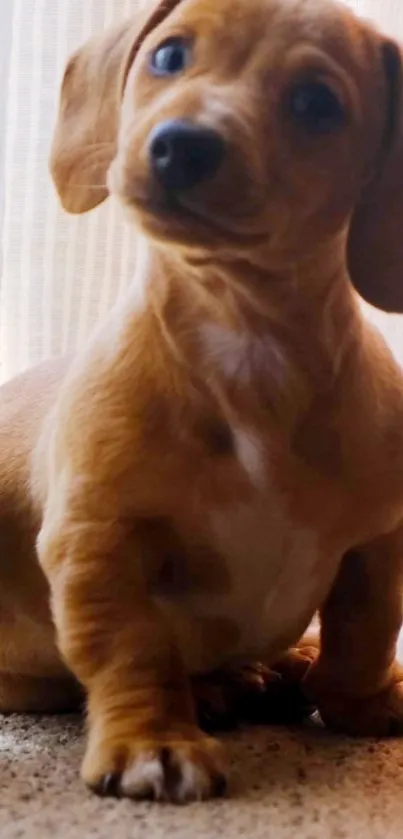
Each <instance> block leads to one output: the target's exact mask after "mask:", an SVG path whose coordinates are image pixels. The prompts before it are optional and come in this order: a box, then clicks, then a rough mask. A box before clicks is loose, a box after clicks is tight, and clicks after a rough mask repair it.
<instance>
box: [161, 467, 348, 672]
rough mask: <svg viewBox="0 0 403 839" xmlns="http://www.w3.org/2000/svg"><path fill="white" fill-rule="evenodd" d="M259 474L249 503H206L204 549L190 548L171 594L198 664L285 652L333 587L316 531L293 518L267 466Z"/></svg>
mask: <svg viewBox="0 0 403 839" xmlns="http://www.w3.org/2000/svg"><path fill="white" fill-rule="evenodd" d="M260 479H261V488H257V487H254V488H252V490H251V492H250V493H249V495H248V497H247V498H246V499H243V500H242V501H239V500H234V501H233V502H231V501H230V502H228V503H226V504H224V505H222V506H219V507H214V506H209V505H208V504H207V503H206V505H205V507H204V509H203V511H202V513H201V518H202V520H203V527H202V530H201V531H199V532H200V543H202V544H203V546H204V549H203V551H202V553H201V555H200V553H198V551H197V550H195V549H194V544H190V543H189V545H188V551H187V552H186V549H185V560H184V565H183V566H182V574H181V575H180V576H181V579H180V580H179V585H178V586H177V588H176V590H175V587H174V588H173V589H172V591H171V594H170V597H171V598H172V602H173V603H174V604H175V605H176V606H177V607H178V608H180V610H181V613H182V623H181V627H182V629H181V631H182V632H183V633H184V634H187V636H188V637H187V639H186V640H184V647H185V648H186V649H187V650H188V655H187V658H188V659H189V661H190V664H191V666H192V667H195V668H196V669H203V668H204V667H208V668H210V667H213V666H220V665H221V664H225V663H226V662H228V661H231V660H242V659H247V658H250V657H256V656H260V655H269V654H270V653H271V652H272V651H276V653H277V652H280V651H281V650H282V649H284V648H286V647H287V646H288V645H289V644H291V643H293V642H294V641H296V640H297V638H298V636H299V635H300V634H302V632H303V631H304V629H305V627H306V625H307V623H309V621H310V619H311V617H312V614H313V612H314V611H315V609H316V608H317V607H318V605H319V601H320V600H321V598H322V596H323V592H324V591H325V590H326V588H327V587H328V583H329V579H330V575H331V565H332V563H331V558H330V557H329V558H328V562H326V566H325V567H324V566H323V562H322V557H321V554H320V551H319V540H318V534H317V532H316V531H315V530H314V529H312V528H309V527H305V526H303V525H301V524H298V523H297V522H294V521H292V520H291V518H290V517H289V516H288V515H287V512H286V509H285V505H284V503H283V501H282V499H281V497H280V494H279V493H278V491H277V490H276V488H275V487H274V486H273V485H271V484H270V479H269V476H268V474H267V471H266V470H263V467H262V474H261V475H260ZM230 491H231V490H230V487H228V493H229V495H230ZM185 544H186V540H185ZM206 568H207V569H208V579H206V576H204V575H203V571H205V570H206ZM195 569H196V573H194V572H195ZM200 571H201V574H200V585H199V583H198V575H199V573H200ZM187 581H188V583H189V584H187ZM189 581H190V582H189ZM189 638H195V639H199V642H198V644H195V646H194V647H193V648H192V647H191V645H190V643H189ZM200 639H201V640H200Z"/></svg>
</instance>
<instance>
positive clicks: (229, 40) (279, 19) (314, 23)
mask: <svg viewBox="0 0 403 839" xmlns="http://www.w3.org/2000/svg"><path fill="white" fill-rule="evenodd" d="M171 19H172V22H173V23H178V24H181V23H183V25H185V26H186V27H187V28H189V29H192V28H193V29H194V30H195V33H196V34H197V35H200V36H202V37H203V36H205V37H206V38H207V37H209V38H213V39H217V41H219V42H220V45H221V47H222V51H223V52H226V53H227V54H228V53H229V52H230V51H231V50H232V51H236V52H238V53H239V54H240V55H241V54H242V55H246V53H248V52H249V53H250V52H253V51H255V52H257V51H259V52H260V53H261V50H264V49H266V50H267V59H268V61H269V62H270V57H273V55H274V54H276V55H279V54H281V53H283V54H284V52H285V51H286V50H288V49H290V48H292V47H293V46H297V45H298V44H301V45H302V44H310V45H312V46H314V47H317V48H321V49H323V50H324V51H326V52H327V53H328V54H329V55H331V56H332V57H334V58H335V59H336V60H338V61H340V62H341V63H343V64H344V65H346V64H347V66H348V65H349V64H350V62H352V65H355V64H356V63H357V60H358V63H361V62H362V59H363V56H364V53H365V52H366V46H367V38H366V37H365V34H364V30H365V27H364V26H363V24H362V23H361V22H360V21H359V20H358V19H357V18H356V17H355V15H354V14H353V13H352V12H351V11H350V10H349V9H348V8H347V7H346V6H344V5H343V4H341V3H339V2H333V0H219V2H216V0H183V2H182V3H179V5H178V6H177V7H176V10H175V12H174V14H173V15H172V16H171Z"/></svg>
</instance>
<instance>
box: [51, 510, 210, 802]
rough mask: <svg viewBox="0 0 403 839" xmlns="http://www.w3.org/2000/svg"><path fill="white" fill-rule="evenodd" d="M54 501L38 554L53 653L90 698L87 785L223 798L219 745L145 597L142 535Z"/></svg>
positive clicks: (127, 792) (146, 552)
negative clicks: (199, 718) (199, 716)
mask: <svg viewBox="0 0 403 839" xmlns="http://www.w3.org/2000/svg"><path fill="white" fill-rule="evenodd" d="M60 503H61V502H60V500H59V502H58V504H57V505H55V504H53V505H52V513H51V512H49V511H48V514H47V515H46V516H45V520H44V526H43V529H42V532H41V534H40V537H39V541H38V551H39V556H40V560H41V564H42V567H43V568H44V570H45V573H46V574H47V577H48V580H49V582H50V586H51V593H52V604H53V615H54V621H55V624H56V629H57V635H58V643H59V647H60V650H61V652H62V654H63V656H64V658H65V660H66V662H67V664H68V666H69V667H70V669H71V670H72V672H73V673H74V674H75V676H76V677H77V679H78V680H79V681H80V682H81V684H82V685H83V686H84V688H85V690H86V692H87V695H88V726H89V732H88V745H87V751H86V754H85V757H84V762H83V766H82V776H83V778H84V780H85V781H86V783H87V784H88V785H89V786H90V787H91V788H93V789H94V790H96V791H98V792H99V793H101V794H116V795H124V796H129V797H132V798H153V799H158V800H171V801H178V802H184V801H187V800H192V799H203V798H208V797H210V796H212V795H216V794H219V793H221V792H223V790H224V787H225V776H224V770H223V768H222V755H221V750H220V746H219V744H217V742H216V741H215V740H213V739H210V738H208V737H206V736H205V735H204V734H203V733H202V732H201V731H200V729H199V728H198V726H197V723H196V718H195V710H194V706H193V701H192V698H191V694H190V687H189V684H188V679H187V676H186V674H185V672H184V668H183V666H182V662H181V657H180V654H179V651H178V649H177V647H176V644H175V639H174V637H173V635H172V632H171V629H170V626H169V625H168V623H167V622H166V621H165V619H164V618H163V616H162V615H161V614H160V612H159V610H158V608H157V607H156V605H154V603H153V601H152V599H151V597H150V595H149V593H148V591H147V586H146V582H145V580H144V573H143V569H144V565H143V563H144V562H145V561H146V558H148V559H149V558H150V546H149V545H148V544H147V537H146V531H144V532H143V531H142V528H141V527H140V526H138V527H137V529H136V528H134V529H132V530H131V532H130V534H129V533H128V532H127V530H126V528H125V527H123V526H121V525H120V524H119V523H118V522H117V521H116V520H103V519H101V518H100V517H98V518H95V517H93V518H92V520H89V518H86V519H83V518H82V517H81V516H78V515H77V512H72V510H71V509H69V508H68V505H64V506H63V505H62V507H60ZM57 508H58V509H57ZM83 508H84V505H83ZM78 509H80V504H75V511H77V510H78ZM56 510H57V524H56V518H55V513H56Z"/></svg>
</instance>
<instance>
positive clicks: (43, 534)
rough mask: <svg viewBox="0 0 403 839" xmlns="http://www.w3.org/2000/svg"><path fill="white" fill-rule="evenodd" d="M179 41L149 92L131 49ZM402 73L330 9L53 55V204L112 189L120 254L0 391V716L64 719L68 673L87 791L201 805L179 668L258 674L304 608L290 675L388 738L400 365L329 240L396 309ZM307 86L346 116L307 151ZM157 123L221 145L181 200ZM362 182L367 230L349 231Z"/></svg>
mask: <svg viewBox="0 0 403 839" xmlns="http://www.w3.org/2000/svg"><path fill="white" fill-rule="evenodd" d="M178 32H185V33H186V34H190V35H191V36H192V37H194V46H193V50H194V53H193V55H194V59H193V60H194V63H193V64H192V65H191V66H190V68H189V69H188V70H187V71H186V72H184V73H183V74H182V75H180V76H177V77H175V78H174V79H169V80H167V79H155V78H153V77H152V76H151V75H150V72H149V70H148V69H147V57H148V55H149V53H150V51H151V50H152V48H153V47H155V46H156V45H157V44H159V43H160V42H162V41H163V40H164V39H165V38H166V37H168V36H169V35H171V34H172V33H175V34H177V33H178ZM400 73H401V66H400V58H399V55H398V51H397V49H396V47H395V46H394V45H393V44H391V43H390V42H386V41H385V40H384V39H382V38H381V37H380V36H379V35H378V34H377V33H376V32H374V31H373V30H372V29H371V28H370V27H368V26H367V25H366V24H364V23H362V22H360V21H358V20H357V19H356V18H355V17H354V16H353V15H352V14H351V13H350V12H349V11H348V10H346V9H345V8H344V7H343V6H339V5H337V4H333V3H332V2H329V3H326V2H324V0H289V2H286V3H284V2H280V1H279V0H223V2H222V3H220V4H217V3H216V2H213V0H182V2H180V1H179V0H176V2H175V0H171V1H170V2H163V3H160V4H158V3H155V4H154V8H153V11H151V12H148V13H147V14H145V15H144V16H140V17H136V18H134V19H133V20H132V21H129V22H128V23H127V24H123V25H122V26H120V27H119V28H118V29H116V30H113V31H111V32H108V33H106V35H105V36H103V37H101V38H100V39H96V40H95V41H92V42H90V43H89V44H87V45H86V46H84V47H83V48H82V50H80V51H78V53H77V54H76V55H75V56H74V57H73V59H72V60H71V61H70V63H69V66H68V69H67V71H66V76H65V80H64V83H63V91H62V99H61V109H60V114H59V121H58V125H57V129H56V134H55V140H54V145H53V152H52V172H53V176H54V179H55V182H56V185H57V188H58V190H59V194H60V196H61V199H62V202H63V204H64V206H65V207H66V208H67V209H68V210H70V211H72V212H82V211H85V210H88V209H91V208H92V207H94V206H96V205H97V204H98V203H99V202H100V201H102V200H103V199H104V198H105V197H106V196H107V194H108V192H109V191H110V192H112V193H113V194H114V195H115V196H117V197H118V198H119V200H121V201H123V203H124V204H126V205H127V207H128V210H129V212H130V213H131V214H132V216H133V217H134V219H135V221H136V224H137V228H138V229H139V230H140V231H141V237H142V238H141V241H140V243H139V249H140V250H139V268H138V271H137V275H136V278H135V281H134V282H133V287H132V289H131V290H130V292H129V294H128V295H127V299H126V300H125V301H124V303H123V304H120V305H119V306H118V307H117V308H116V310H115V311H114V313H113V314H111V317H110V319H109V320H108V323H107V324H106V325H105V327H104V328H103V329H102V330H101V331H100V332H99V333H98V334H97V335H96V336H95V338H94V339H93V341H92V342H91V344H90V345H89V347H88V349H87V350H86V352H84V353H83V354H82V355H81V356H80V357H79V358H77V359H76V360H75V361H74V362H73V363H72V365H71V367H70V368H69V369H68V371H67V368H64V367H63V365H62V368H61V369H60V366H59V365H58V364H57V365H50V366H48V367H42V368H40V369H39V370H37V371H36V372H33V373H31V374H27V375H26V376H24V377H22V378H20V379H19V380H17V381H16V382H14V383H11V384H9V385H7V386H6V387H5V388H4V389H3V391H2V396H1V398H2V402H3V404H2V408H1V411H0V426H1V435H2V444H1V445H0V457H1V461H0V487H1V508H0V515H1V528H0V538H1V540H2V543H3V547H2V551H1V583H2V585H1V594H0V621H1V624H0V628H1V642H0V671H2V672H3V673H4V676H3V677H2V679H0V685H1V689H0V702H1V706H2V707H5V708H6V709H10V707H11V706H14V707H15V708H21V707H30V706H31V707H35V708H37V707H40V706H41V705H42V704H44V703H43V699H44V697H45V695H46V694H45V688H44V687H43V686H44V685H45V684H46V685H48V684H49V680H50V682H51V683H52V684H53V685H54V686H55V688H54V690H55V697H56V698H55V700H53V698H52V697H50V699H49V703H48V704H49V705H52V704H55V705H57V706H60V704H61V703H60V693H58V690H59V691H60V685H61V684H63V679H66V690H67V685H69V684H71V683H70V682H68V680H67V679H68V673H69V672H70V671H71V673H73V674H74V676H75V677H76V679H77V681H78V682H79V683H80V684H81V685H82V686H83V687H84V689H85V691H86V693H87V695H88V722H89V739H88V748H87V753H86V756H85V760H84V765H83V777H84V778H85V780H86V781H87V783H89V784H90V785H91V786H92V787H94V788H96V789H98V790H100V791H104V792H107V791H116V792H119V793H121V794H124V795H129V796H132V797H142V796H153V797H156V798H170V799H172V800H178V801H183V800H187V799H189V798H203V797H208V796H209V795H212V794H214V793H216V792H219V791H220V790H221V789H222V776H223V772H224V769H223V763H222V756H221V752H220V749H219V747H218V745H217V743H216V742H215V741H213V740H211V739H209V738H206V737H205V736H204V735H203V734H202V732H201V731H200V730H199V728H198V727H197V724H196V718H195V710H194V705H193V701H192V697H191V693H190V688H189V675H190V674H192V673H200V672H206V671H209V670H212V669H214V668H216V667H220V666H222V665H226V664H228V663H231V662H232V661H236V660H238V659H239V658H244V657H248V656H251V655H255V656H261V657H264V658H265V659H266V660H267V661H268V662H269V663H270V662H273V661H275V660H276V659H277V658H278V657H279V656H280V655H281V654H282V653H284V652H286V651H287V649H288V648H289V647H290V646H292V645H293V644H295V643H296V642H297V641H298V639H299V638H300V637H301V635H302V634H303V632H304V630H305V629H306V627H307V626H308V624H309V622H310V620H311V618H312V616H313V614H314V612H315V611H316V610H317V609H319V610H321V618H322V630H321V650H320V654H319V657H318V659H317V661H315V662H314V663H313V664H312V666H311V667H310V668H309V670H308V673H307V676H306V678H305V691H306V693H307V694H308V695H309V696H312V698H313V700H314V701H315V702H316V703H317V705H318V707H319V708H320V711H321V713H322V715H323V717H324V719H325V720H326V722H327V723H328V724H329V725H331V726H334V727H336V728H340V729H342V730H345V731H349V732H351V733H355V732H357V733H374V734H387V733H390V732H391V731H395V730H396V729H397V728H399V727H400V728H401V727H402V723H403V694H402V683H401V682H400V674H399V671H398V668H397V666H396V664H395V660H394V657H395V646H396V638H397V634H398V631H399V629H400V625H401V619H402V614H401V590H402V580H401V577H402V569H403V553H402V544H401V543H402V527H403V440H402V428H403V388H402V377H401V372H400V370H399V368H398V367H397V365H396V364H395V362H394V360H393V359H392V357H391V355H390V353H389V351H388V350H387V348H386V347H385V345H384V343H383V341H382V340H381V338H380V337H379V336H378V335H377V334H376V333H375V332H374V331H373V330H372V329H371V328H370V327H369V326H367V325H366V324H365V323H364V322H363V320H362V318H361V315H360V311H359V306H358V301H357V298H356V295H355V292H354V290H353V287H352V285H351V283H350V277H349V274H348V271H347V267H346V261H347V257H346V254H347V251H348V253H349V259H350V265H351V269H352V279H353V281H354V282H355V283H356V284H357V287H358V288H360V290H361V291H362V293H363V294H366V295H367V297H370V298H371V299H375V300H376V301H377V302H381V303H382V305H384V306H385V308H395V309H399V308H401V298H402V291H401V288H403V284H401V285H400V287H399V283H398V281H399V277H398V276H397V272H396V270H395V271H394V273H393V271H392V272H390V271H389V268H388V276H387V278H386V280H385V284H383V275H382V263H381V261H380V260H379V253H382V249H383V247H384V240H383V238H382V237H383V235H384V233H385V236H387V237H388V238H387V242H388V244H387V246H388V248H389V249H390V252H391V254H393V253H394V254H398V253H399V249H400V248H401V244H400V234H399V233H398V232H396V229H395V228H393V229H394V230H395V238H394V239H393V240H392V239H391V238H390V236H389V233H390V230H389V227H388V220H390V213H391V211H393V212H396V200H395V199H396V196H395V195H393V196H392V197H390V194H389V193H390V189H391V184H392V185H393V186H394V183H395V182H398V176H399V172H398V171H397V169H396V171H394V169H393V167H394V166H395V167H396V166H397V164H396V161H397V160H398V159H399V155H403V134H402V133H401V131H400V124H401V119H402V114H403V103H402V100H401V96H400V90H399V84H398V81H399V78H400ZM307 74H308V76H309V78H311V77H312V75H313V76H314V77H315V78H316V77H319V78H320V79H322V80H323V79H326V80H327V83H328V84H329V85H330V86H331V87H332V89H333V90H334V91H335V93H336V95H337V96H338V97H339V100H340V101H341V102H342V103H343V108H344V109H345V112H346V119H345V121H344V123H343V126H342V127H341V128H339V129H338V130H335V131H333V132H330V133H329V134H326V135H324V136H320V137H319V136H311V135H310V136H308V135H307V134H306V132H304V130H303V129H302V128H301V126H300V125H299V124H296V123H295V121H294V120H293V119H292V118H291V115H290V113H289V112H288V110H287V102H288V101H289V100H288V98H287V97H288V91H289V89H290V86H292V85H293V84H295V83H296V81H297V80H299V79H301V78H306V76H307ZM175 117H180V118H183V117H186V118H188V119H193V120H196V121H197V120H201V121H202V122H204V123H206V124H207V125H210V126H212V127H213V128H215V129H216V130H217V131H219V132H220V133H221V134H222V136H223V137H224V139H225V141H226V143H227V153H226V157H225V161H224V163H223V165H222V167H221V168H220V170H219V172H218V173H217V175H216V176H215V177H214V178H213V179H211V180H210V181H208V182H206V183H205V184H203V185H201V186H200V187H198V188H197V190H196V192H195V194H193V195H190V196H187V197H186V198H185V199H184V200H185V202H186V206H185V212H184V213H183V214H181V213H180V212H179V213H177V214H173V213H172V212H170V211H167V209H166V207H165V205H164V202H163V196H162V195H161V194H160V192H159V190H158V187H157V185H156V183H155V182H154V180H153V178H152V177H151V176H150V171H149V166H148V158H147V140H148V137H149V134H150V131H151V129H152V128H153V127H154V126H155V125H156V124H157V123H158V122H159V121H161V120H163V119H168V118H175ZM391 171H392V176H391ZM388 185H389V187H388ZM371 189H372V190H373V194H374V195H375V196H378V198H377V200H378V201H379V202H381V203H379V205H378V204H377V205H376V206H375V209H374V212H375V213H376V218H377V219H378V218H379V214H381V217H382V220H384V221H382V226H381V227H380V228H379V231H380V232H379V235H378V228H377V235H374V233H373V231H372V232H371V238H370V241H369V242H368V241H367V239H366V235H367V233H366V232H367V230H369V229H371V218H372V217H371V213H369V211H368V206H369V204H368V195H371ZM364 190H365V196H366V197H365V201H364V198H363V195H364V192H363V191H364ZM392 191H393V190H392ZM363 201H364V203H365V208H364V210H363V209H362V204H363ZM397 209H398V208H397ZM363 219H364V220H365V219H366V220H367V222H368V227H367V226H366V224H365V223H364V221H363ZM376 248H378V252H377V254H375V250H376ZM368 249H369V250H368ZM144 250H146V254H145V258H144V259H143V258H142V254H143V256H144ZM367 253H371V254H372V256H371V261H370V263H368V261H367V260H366V258H365V255H366V254H367ZM361 256H362V259H361ZM392 262H393V260H391V263H390V264H392ZM363 266H364V268H365V270H363ZM392 267H393V266H392ZM395 267H396V266H395ZM372 268H373V270H372ZM3 440H4V442H3ZM38 530H39V535H38V540H37V550H38V555H39V560H40V566H39V565H38V564H37V563H36V558H35V551H34V536H35V533H36V532H37V531H38ZM48 587H49V588H48ZM49 589H50V598H49ZM49 599H50V604H51V614H50V611H49V606H48V604H49ZM260 610H262V612H260ZM51 615H52V619H53V622H54V625H55V627H56V641H55V639H54V634H53V624H52V620H51ZM35 633H36V635H35ZM38 639H39V640H38ZM290 655H291V659H292V654H290ZM290 655H289V656H288V657H286V659H285V662H286V664H285V665H284V662H283V666H285V667H288V664H289V662H290V660H291V659H290ZM311 658H314V656H308V655H305V656H304V655H302V659H303V667H302V669H301V675H302V673H303V672H305V669H306V662H307V661H308V660H311ZM62 661H63V662H64V663H63V664H62ZM12 676H14V681H13V683H12V685H11V687H10V677H12ZM33 678H35V679H37V684H38V685H42V687H40V688H39V698H38V693H37V692H35V691H33V692H32V693H31V692H30V691H31V690H32V686H31V687H30V685H31V682H32V679H33ZM41 679H42V681H41ZM43 680H47V681H46V682H45V681H43ZM19 684H22V687H21V691H20V693H19V692H18V685H19ZM7 685H9V687H7ZM47 689H48V688H47V687H46V690H47ZM7 691H8V698H7ZM57 697H58V698H57Z"/></svg>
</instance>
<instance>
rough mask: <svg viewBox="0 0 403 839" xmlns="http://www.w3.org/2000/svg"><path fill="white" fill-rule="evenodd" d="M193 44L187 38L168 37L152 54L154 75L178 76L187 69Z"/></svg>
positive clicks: (151, 60) (151, 62)
mask: <svg viewBox="0 0 403 839" xmlns="http://www.w3.org/2000/svg"><path fill="white" fill-rule="evenodd" d="M190 53H191V45H190V41H189V40H188V39H186V38H168V39H167V40H166V41H164V42H163V43H162V44H160V45H159V46H158V47H157V49H155V50H154V52H153V53H152V54H151V58H150V67H151V70H152V72H153V74H154V76H176V75H177V74H178V73H182V72H183V71H184V70H186V67H187V66H188V65H189V62H190Z"/></svg>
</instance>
